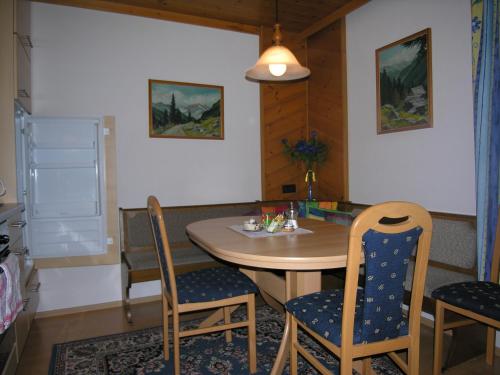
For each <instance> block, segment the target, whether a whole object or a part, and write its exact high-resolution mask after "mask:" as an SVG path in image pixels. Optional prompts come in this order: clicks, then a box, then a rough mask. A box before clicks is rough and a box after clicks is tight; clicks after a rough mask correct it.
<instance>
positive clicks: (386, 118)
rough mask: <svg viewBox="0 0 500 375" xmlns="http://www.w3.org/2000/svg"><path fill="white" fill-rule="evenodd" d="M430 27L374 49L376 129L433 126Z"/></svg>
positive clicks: (379, 131) (380, 131)
mask: <svg viewBox="0 0 500 375" xmlns="http://www.w3.org/2000/svg"><path fill="white" fill-rule="evenodd" d="M431 57H432V56H431V29H425V30H422V31H420V32H418V33H416V34H413V35H410V36H409V37H406V38H404V39H401V40H398V41H397V42H394V43H391V44H389V45H387V46H385V47H382V48H379V49H377V51H376V60H377V133H378V134H383V133H390V132H397V131H402V130H411V129H422V128H430V127H432V67H431V61H432V58H431Z"/></svg>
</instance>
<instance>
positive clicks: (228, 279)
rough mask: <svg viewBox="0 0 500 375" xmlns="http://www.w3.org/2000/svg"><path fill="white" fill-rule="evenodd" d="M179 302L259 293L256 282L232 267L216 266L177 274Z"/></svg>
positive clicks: (202, 300)
mask: <svg viewBox="0 0 500 375" xmlns="http://www.w3.org/2000/svg"><path fill="white" fill-rule="evenodd" d="M175 281H176V283H177V299H178V301H179V303H193V302H209V301H217V300H222V299H225V298H231V297H237V296H242V295H245V294H250V293H257V291H258V289H257V287H256V286H255V284H254V283H253V282H252V280H250V279H249V278H248V277H247V276H246V275H244V274H243V273H241V272H240V271H238V270H237V269H235V268H232V267H214V268H207V269H203V270H199V271H193V272H188V273H184V274H181V275H176V276H175Z"/></svg>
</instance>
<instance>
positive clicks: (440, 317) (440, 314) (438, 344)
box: [432, 300, 444, 375]
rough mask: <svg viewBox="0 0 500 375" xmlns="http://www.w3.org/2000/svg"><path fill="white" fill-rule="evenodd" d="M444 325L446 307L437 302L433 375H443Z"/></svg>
mask: <svg viewBox="0 0 500 375" xmlns="http://www.w3.org/2000/svg"><path fill="white" fill-rule="evenodd" d="M443 324H444V307H443V304H442V302H441V301H440V300H436V315H435V316H434V366H433V372H432V373H433V375H439V374H441V366H442V358H443Z"/></svg>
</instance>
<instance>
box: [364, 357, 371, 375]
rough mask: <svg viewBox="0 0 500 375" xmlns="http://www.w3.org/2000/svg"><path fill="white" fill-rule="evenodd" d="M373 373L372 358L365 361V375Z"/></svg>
mask: <svg viewBox="0 0 500 375" xmlns="http://www.w3.org/2000/svg"><path fill="white" fill-rule="evenodd" d="M371 373H372V359H371V358H370V357H368V358H364V359H363V375H370V374H371Z"/></svg>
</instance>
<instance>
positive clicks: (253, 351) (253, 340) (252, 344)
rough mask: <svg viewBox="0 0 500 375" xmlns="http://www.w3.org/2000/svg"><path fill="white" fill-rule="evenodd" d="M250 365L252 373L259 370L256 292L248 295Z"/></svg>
mask: <svg viewBox="0 0 500 375" xmlns="http://www.w3.org/2000/svg"><path fill="white" fill-rule="evenodd" d="M247 315H248V365H249V369H250V373H251V374H253V373H255V372H257V337H256V328H255V294H249V295H248V303H247Z"/></svg>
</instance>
